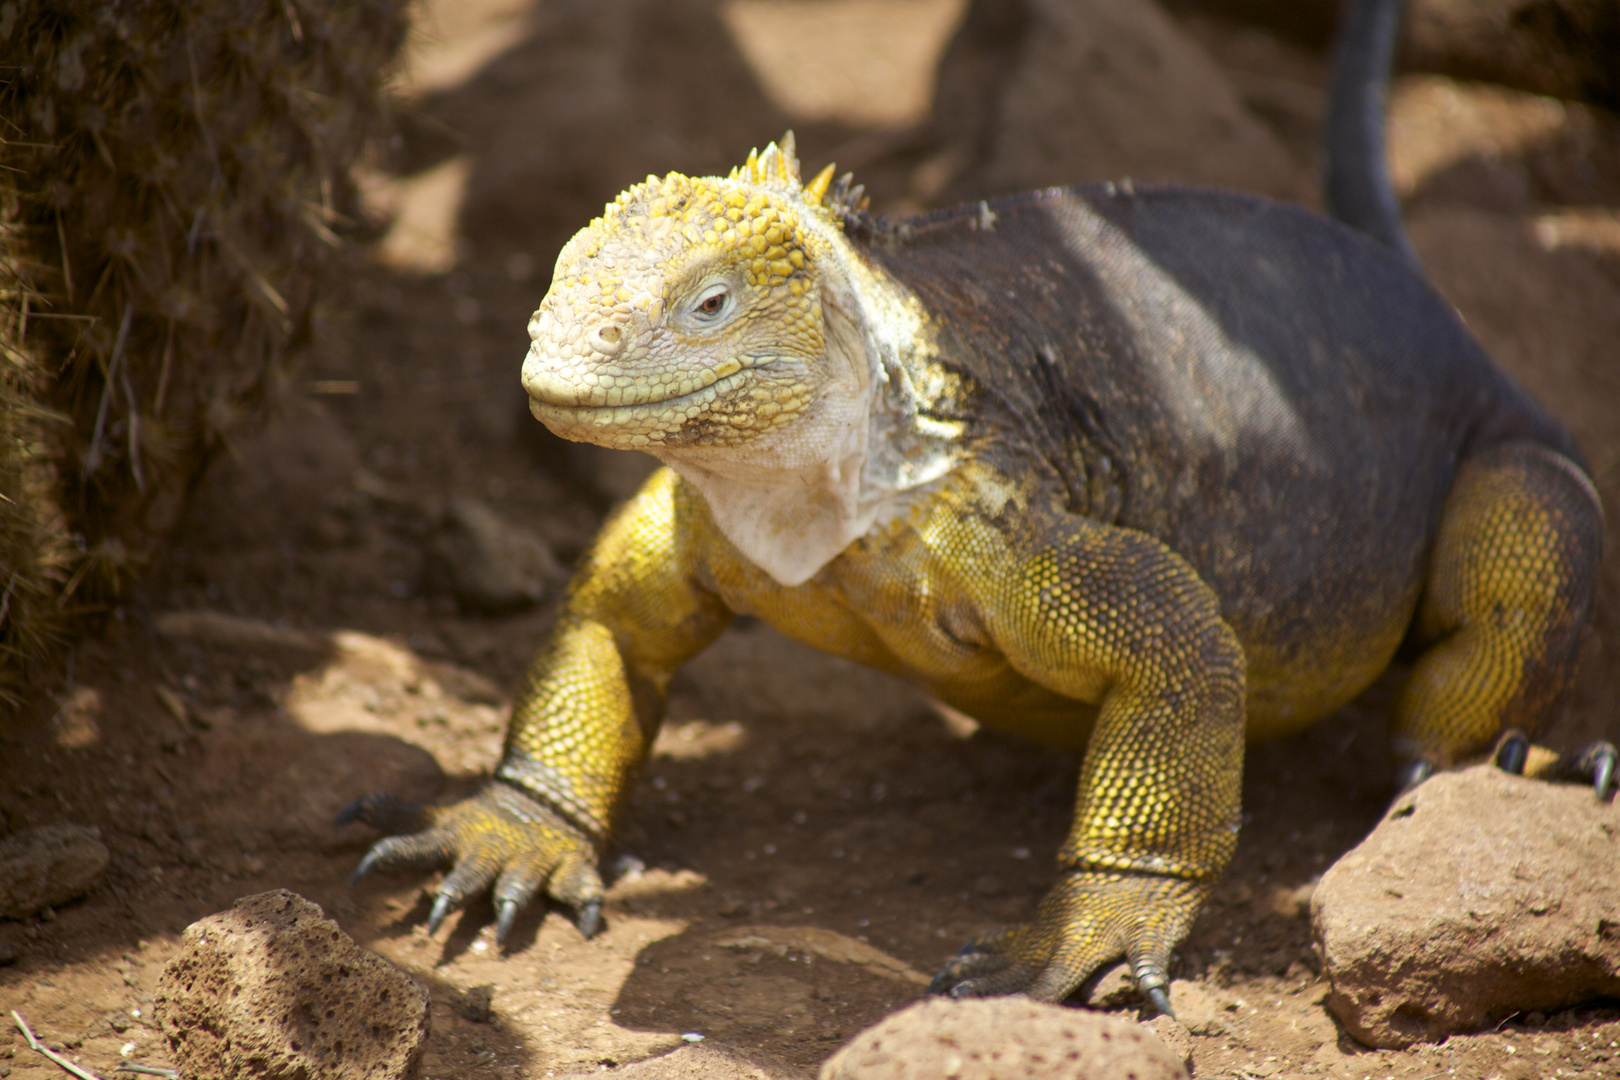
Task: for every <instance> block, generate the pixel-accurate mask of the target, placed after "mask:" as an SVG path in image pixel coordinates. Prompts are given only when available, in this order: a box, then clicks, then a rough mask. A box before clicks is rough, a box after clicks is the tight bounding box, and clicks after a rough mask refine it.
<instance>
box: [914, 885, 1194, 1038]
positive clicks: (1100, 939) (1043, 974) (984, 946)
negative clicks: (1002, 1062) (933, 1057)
mask: <svg viewBox="0 0 1620 1080" xmlns="http://www.w3.org/2000/svg"><path fill="white" fill-rule="evenodd" d="M1208 893H1209V888H1208V886H1207V885H1205V884H1203V883H1200V882H1196V881H1187V880H1184V879H1181V878H1166V877H1155V876H1151V875H1147V874H1110V873H1099V872H1096V871H1084V870H1076V871H1072V872H1070V873H1069V874H1068V876H1067V877H1065V878H1064V879H1063V880H1062V881H1060V882H1059V883H1058V884H1057V885H1056V886H1054V887H1053V889H1052V891H1051V892H1049V893H1047V895H1046V898H1045V899H1044V900H1042V901H1041V906H1040V909H1039V910H1038V911H1037V912H1036V915H1035V920H1034V921H1033V922H1029V923H1024V924H1022V925H1020V926H1014V927H1011V928H1009V929H1006V930H1000V931H997V932H995V933H992V934H987V935H985V936H984V937H981V938H976V939H974V940H973V941H970V942H969V943H968V944H967V945H965V946H964V947H963V949H962V951H961V952H960V953H958V954H957V955H956V956H954V957H952V958H951V959H950V960H948V961H947V962H946V963H945V966H944V967H943V968H941V969H940V972H939V974H938V975H936V976H934V981H933V982H932V983H931V984H930V985H929V987H928V989H929V992H930V993H935V994H948V995H949V996H951V997H957V998H962V997H990V996H994V995H997V994H1016V993H1023V994H1025V995H1027V996H1029V997H1032V998H1034V999H1035V1000H1037V1001H1052V1002H1059V1001H1062V1000H1063V999H1064V998H1066V997H1068V996H1069V995H1070V994H1072V993H1073V992H1074V991H1075V990H1076V989H1077V988H1078V987H1079V986H1080V984H1081V983H1083V982H1084V981H1085V980H1086V979H1087V978H1088V977H1090V975H1091V974H1092V973H1093V972H1095V971H1096V970H1097V969H1099V968H1101V967H1102V966H1103V965H1104V964H1107V963H1109V962H1111V961H1114V960H1118V959H1120V958H1121V957H1125V958H1127V959H1128V960H1129V961H1130V965H1131V973H1132V974H1133V975H1134V976H1135V977H1136V982H1137V985H1138V986H1140V987H1141V988H1142V992H1143V993H1144V994H1146V995H1147V996H1148V999H1149V1000H1150V1001H1151V1002H1152V1003H1153V1005H1154V1007H1155V1008H1156V1009H1158V1010H1159V1011H1160V1012H1164V1013H1169V1012H1170V999H1169V996H1168V994H1167V993H1166V992H1165V988H1166V987H1167V986H1168V985H1169V978H1168V976H1167V975H1166V972H1167V970H1168V969H1169V965H1170V950H1171V949H1173V948H1174V947H1175V946H1176V944H1177V943H1178V942H1180V941H1181V939H1182V938H1183V937H1185V936H1186V934H1187V930H1188V929H1189V928H1190V927H1191V925H1192V921H1193V917H1194V916H1195V915H1197V913H1198V908H1199V906H1200V905H1201V904H1202V903H1203V900H1204V898H1205V897H1206V896H1207V895H1208Z"/></svg>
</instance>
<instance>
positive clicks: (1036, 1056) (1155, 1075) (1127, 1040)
mask: <svg viewBox="0 0 1620 1080" xmlns="http://www.w3.org/2000/svg"><path fill="white" fill-rule="evenodd" d="M942 1076H948V1077H951V1078H952V1080H1024V1078H1028V1080H1118V1078H1120V1077H1125V1076H1134V1077H1136V1078H1137V1080H1177V1078H1180V1080H1185V1077H1186V1076H1187V1070H1186V1068H1185V1067H1184V1066H1183V1064H1182V1061H1181V1055H1180V1054H1178V1053H1176V1052H1174V1051H1172V1050H1171V1049H1170V1048H1169V1047H1167V1046H1166V1045H1165V1044H1164V1043H1163V1042H1161V1041H1160V1040H1159V1038H1158V1036H1156V1035H1155V1034H1154V1033H1153V1032H1152V1031H1150V1030H1149V1029H1148V1028H1146V1027H1144V1026H1143V1025H1141V1024H1137V1023H1134V1022H1132V1021H1130V1020H1124V1019H1121V1018H1119V1017H1117V1016H1109V1015H1107V1014H1104V1013H1094V1012H1087V1011H1086V1010H1084V1009H1065V1008H1063V1007H1062V1006H1059V1005H1043V1004H1041V1003H1040V1002H1036V1001H1030V1000H1029V999H1028V998H1022V997H1004V998H981V999H979V1000H969V1001H952V1000H950V999H948V998H928V999H926V1000H924V1001H920V1002H918V1003H917V1004H915V1005H912V1006H910V1007H909V1008H906V1009H902V1010H901V1011H900V1012H897V1013H895V1014H893V1015H892V1016H887V1017H885V1018H884V1019H882V1020H880V1021H878V1022H877V1023H876V1024H874V1025H872V1026H871V1027H869V1028H867V1029H866V1030H865V1031H863V1032H861V1033H860V1034H858V1035H856V1036H855V1037H854V1038H853V1039H851V1040H850V1041H849V1042H848V1043H847V1044H845V1045H844V1047H843V1048H842V1049H840V1050H839V1051H838V1053H836V1054H834V1055H833V1056H832V1057H831V1058H830V1059H829V1060H828V1061H827V1063H826V1064H825V1065H823V1066H822V1068H821V1075H820V1080H938V1078H939V1077H942Z"/></svg>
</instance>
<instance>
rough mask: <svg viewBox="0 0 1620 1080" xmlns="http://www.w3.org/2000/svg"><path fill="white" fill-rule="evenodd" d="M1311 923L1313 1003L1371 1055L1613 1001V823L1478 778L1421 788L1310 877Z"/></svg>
mask: <svg viewBox="0 0 1620 1080" xmlns="http://www.w3.org/2000/svg"><path fill="white" fill-rule="evenodd" d="M1311 924H1312V929H1313V930H1314V932H1315V935H1316V940H1317V942H1318V945H1319V947H1320V949H1321V953H1322V960H1323V971H1324V974H1325V975H1326V976H1327V978H1328V980H1329V981H1330V983H1331V985H1332V991H1331V993H1330V994H1329V995H1328V1007H1329V1008H1330V1009H1332V1010H1333V1012H1334V1014H1335V1015H1337V1016H1338V1017H1339V1019H1340V1020H1342V1021H1343V1022H1344V1025H1345V1027H1346V1028H1347V1029H1348V1030H1349V1031H1350V1033H1351V1034H1352V1035H1354V1036H1355V1037H1356V1038H1357V1039H1360V1040H1361V1041H1362V1042H1364V1043H1368V1044H1370V1045H1372V1046H1379V1047H1385V1048H1390V1049H1399V1048H1402V1047H1405V1046H1408V1045H1410V1044H1412V1043H1414V1042H1417V1041H1419V1040H1428V1039H1438V1038H1440V1037H1441V1036H1443V1035H1446V1034H1449V1033H1451V1032H1458V1031H1468V1030H1472V1029H1475V1028H1479V1027H1483V1026H1486V1025H1489V1024H1492V1023H1495V1022H1497V1021H1498V1020H1500V1019H1501V1018H1502V1017H1504V1016H1507V1015H1510V1014H1512V1013H1514V1012H1519V1011H1524V1012H1530V1011H1532V1010H1541V1011H1543V1012H1552V1011H1553V1010H1555V1009H1559V1008H1563V1007H1565V1006H1568V1005H1572V1004H1574V1003H1576V1002H1579V1001H1582V1000H1585V999H1588V998H1594V997H1600V996H1601V997H1614V996H1617V995H1620V812H1617V810H1616V808H1615V806H1614V805H1613V804H1611V803H1604V802H1599V801H1598V800H1597V799H1596V798H1595V797H1594V796H1593V794H1592V791H1591V789H1589V788H1585V787H1581V786H1578V785H1563V784H1550V783H1543V782H1540V781H1535V780H1526V779H1524V778H1522V777H1518V776H1511V775H1509V774H1507V773H1504V772H1502V771H1501V770H1500V769H1496V768H1494V767H1491V766H1478V767H1475V768H1471V769H1465V770H1462V771H1459V772H1454V773H1445V774H1442V775H1439V776H1435V777H1433V778H1432V779H1430V780H1428V781H1427V782H1425V783H1424V784H1423V785H1422V786H1421V787H1419V788H1417V789H1416V790H1415V791H1413V792H1411V793H1409V794H1408V795H1406V796H1404V797H1403V798H1401V799H1399V800H1398V801H1397V802H1396V804H1395V806H1394V807H1393V808H1391V810H1390V812H1389V813H1388V815H1386V816H1385V818H1384V820H1383V821H1382V822H1380V823H1379V825H1378V827H1377V828H1376V829H1374V830H1373V831H1372V834H1371V835H1370V836H1368V837H1367V839H1366V840H1364V841H1362V843H1361V844H1360V845H1359V846H1358V847H1356V848H1355V849H1354V850H1352V851H1351V852H1350V853H1349V854H1348V855H1346V856H1345V857H1344V858H1342V859H1340V860H1339V861H1338V862H1337V863H1336V864H1334V866H1333V867H1332V868H1331V869H1329V870H1328V872H1327V873H1326V874H1324V875H1323V876H1322V882H1321V884H1320V885H1318V886H1317V888H1316V890H1315V892H1314V893H1313V894H1312V896H1311Z"/></svg>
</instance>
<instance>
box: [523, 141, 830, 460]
mask: <svg viewBox="0 0 1620 1080" xmlns="http://www.w3.org/2000/svg"><path fill="white" fill-rule="evenodd" d="M831 181H832V167H831V166H829V167H828V168H827V169H826V170H824V171H823V172H822V173H821V174H820V175H819V176H817V177H816V178H815V179H814V180H813V181H811V182H810V183H809V184H803V183H801V181H800V179H799V166H798V161H797V159H796V158H795V157H794V144H793V135H792V133H791V132H790V133H789V134H788V135H787V136H785V137H784V138H783V140H782V144H781V146H780V147H778V146H777V145H776V144H774V143H773V144H771V145H770V146H767V147H766V148H765V150H764V152H763V153H758V152H755V153H751V154H749V157H748V162H747V164H745V165H743V166H742V167H740V168H737V169H734V170H732V172H731V175H730V176H727V177H724V178H720V177H701V178H692V177H687V176H683V175H681V174H679V173H670V174H669V175H668V176H665V177H663V178H662V179H659V178H657V177H652V176H649V177H648V178H647V180H646V181H645V182H644V183H640V184H637V185H635V186H634V187H632V188H630V189H629V190H628V191H626V192H624V193H623V194H622V195H620V196H619V197H618V198H617V199H616V200H615V201H614V202H613V203H612V204H610V205H609V206H608V207H607V208H606V210H605V211H604V212H603V214H602V216H601V217H600V218H597V219H596V220H595V221H593V222H591V223H590V225H589V226H587V227H586V228H585V229H583V230H581V231H580V232H579V233H578V234H577V235H576V236H575V237H574V238H573V239H572V240H571V241H569V243H568V245H567V246H566V247H564V248H563V251H562V254H561V255H560V256H559V257H558V259H557V268H556V272H555V274H554V276H553V278H552V283H551V289H550V290H549V291H548V292H547V293H546V296H545V299H544V300H542V301H541V303H540V308H539V310H538V311H536V312H535V314H534V316H533V318H531V319H530V321H529V336H530V339H531V341H532V344H531V346H530V348H529V353H528V356H527V358H526V359H525V360H524V364H523V386H524V389H526V390H527V391H528V393H529V397H530V409H531V411H532V412H533V413H534V415H535V416H536V417H537V418H539V419H540V420H541V421H542V422H543V423H545V425H546V426H547V427H549V428H550V429H551V430H552V431H554V432H556V433H557V434H558V435H561V436H562V437H564V438H567V439H575V440H579V441H583V442H593V443H598V444H600V445H603V446H611V447H620V448H633V449H642V450H649V451H652V452H655V453H656V452H659V451H661V450H678V449H682V448H704V447H715V448H719V447H738V446H741V445H742V444H744V443H747V444H750V445H751V447H753V448H756V449H757V448H759V447H760V444H761V441H762V440H763V441H764V442H768V443H771V444H772V445H773V446H774V447H775V451H776V453H777V454H778V455H779V454H780V453H781V452H783V451H787V452H788V456H789V457H792V456H795V455H794V453H793V446H792V444H793V443H794V441H795V436H794V435H793V434H792V433H791V432H792V429H793V427H794V426H795V421H796V420H797V419H799V418H801V417H802V416H804V415H805V414H806V413H807V412H813V411H814V408H813V407H814V405H815V403H816V401H817V399H818V394H819V392H820V391H821V390H822V389H823V387H824V386H825V385H826V384H827V383H828V381H829V379H836V378H837V377H838V374H837V373H829V371H828V370H827V368H828V363H827V358H826V354H827V349H826V342H825V329H826V328H825V323H824V319H823V313H822V306H821V305H822V284H823V279H822V275H821V273H820V272H819V271H818V260H820V259H823V258H824V257H826V256H827V255H828V254H829V252H830V251H831V250H832V249H833V248H834V247H835V246H838V245H845V244H846V241H845V240H844V238H843V235H842V232H841V228H840V225H839V219H838V216H837V214H836V213H835V212H834V209H833V208H832V207H831V206H829V205H828V200H827V193H828V188H829V186H830V184H831Z"/></svg>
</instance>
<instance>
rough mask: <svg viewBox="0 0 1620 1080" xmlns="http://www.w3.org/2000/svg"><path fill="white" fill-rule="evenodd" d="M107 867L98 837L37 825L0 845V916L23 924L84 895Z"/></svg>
mask: <svg viewBox="0 0 1620 1080" xmlns="http://www.w3.org/2000/svg"><path fill="white" fill-rule="evenodd" d="M106 865H107V846H106V845H105V844H103V843H102V842H101V833H100V832H98V831H97V830H95V829H87V828H85V827H84V826H82V825H40V826H38V827H36V828H32V829H24V830H22V831H21V832H16V833H12V834H11V835H10V836H8V837H6V838H5V839H4V840H0V916H3V917H5V918H7V919H26V918H27V917H28V916H30V915H32V914H34V913H35V912H38V911H43V910H44V909H46V908H48V907H54V906H56V905H57V904H65V903H67V902H68V901H69V900H72V899H74V898H75V897H79V896H83V895H84V894H85V893H87V892H89V891H90V887H91V886H92V885H94V884H95V883H96V879H97V878H99V877H100V876H101V871H102V869H103V868H105V867H106Z"/></svg>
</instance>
